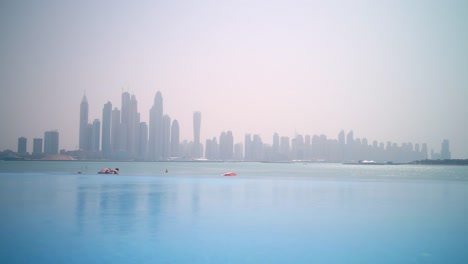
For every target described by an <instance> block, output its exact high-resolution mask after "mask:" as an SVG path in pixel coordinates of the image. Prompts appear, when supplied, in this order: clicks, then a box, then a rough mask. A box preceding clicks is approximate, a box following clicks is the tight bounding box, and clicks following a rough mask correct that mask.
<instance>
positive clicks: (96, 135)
mask: <svg viewBox="0 0 468 264" xmlns="http://www.w3.org/2000/svg"><path fill="white" fill-rule="evenodd" d="M100 139H101V121H99V119H94V122H93V131H92V132H91V150H92V151H99V143H100Z"/></svg>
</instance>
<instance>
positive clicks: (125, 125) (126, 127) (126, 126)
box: [120, 92, 133, 152]
mask: <svg viewBox="0 0 468 264" xmlns="http://www.w3.org/2000/svg"><path fill="white" fill-rule="evenodd" d="M130 119H131V113H130V94H129V93H128V92H123V93H122V107H121V111H120V126H121V131H120V132H121V133H120V136H121V145H120V148H121V150H122V151H125V152H129V150H130V147H131V146H130V145H131V143H130V139H129V137H130V133H129V132H130V130H131V124H130ZM132 143H133V142H132Z"/></svg>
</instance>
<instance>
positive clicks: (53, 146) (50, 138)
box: [44, 130, 59, 155]
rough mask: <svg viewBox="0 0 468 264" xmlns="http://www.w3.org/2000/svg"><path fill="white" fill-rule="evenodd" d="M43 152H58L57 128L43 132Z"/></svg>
mask: <svg viewBox="0 0 468 264" xmlns="http://www.w3.org/2000/svg"><path fill="white" fill-rule="evenodd" d="M44 153H45V154H47V155H57V154H58V153H59V132H58V131H57V130H54V131H46V132H45V133H44Z"/></svg>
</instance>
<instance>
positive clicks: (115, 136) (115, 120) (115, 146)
mask: <svg viewBox="0 0 468 264" xmlns="http://www.w3.org/2000/svg"><path fill="white" fill-rule="evenodd" d="M120 130H121V127H120V110H119V109H118V108H117V107H115V108H114V110H112V121H111V152H112V155H115V154H116V153H117V152H119V151H120V150H121V148H120V140H121V135H120V134H121V133H120V132H121V131H120Z"/></svg>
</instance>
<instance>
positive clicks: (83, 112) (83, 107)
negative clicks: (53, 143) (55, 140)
mask: <svg viewBox="0 0 468 264" xmlns="http://www.w3.org/2000/svg"><path fill="white" fill-rule="evenodd" d="M87 126H88V99H87V98H86V95H83V99H82V100H81V104H80V131H79V134H80V139H79V149H83V150H88V149H87V148H86V141H87V139H86V129H87V128H86V127H87ZM44 140H45V139H44Z"/></svg>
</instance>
